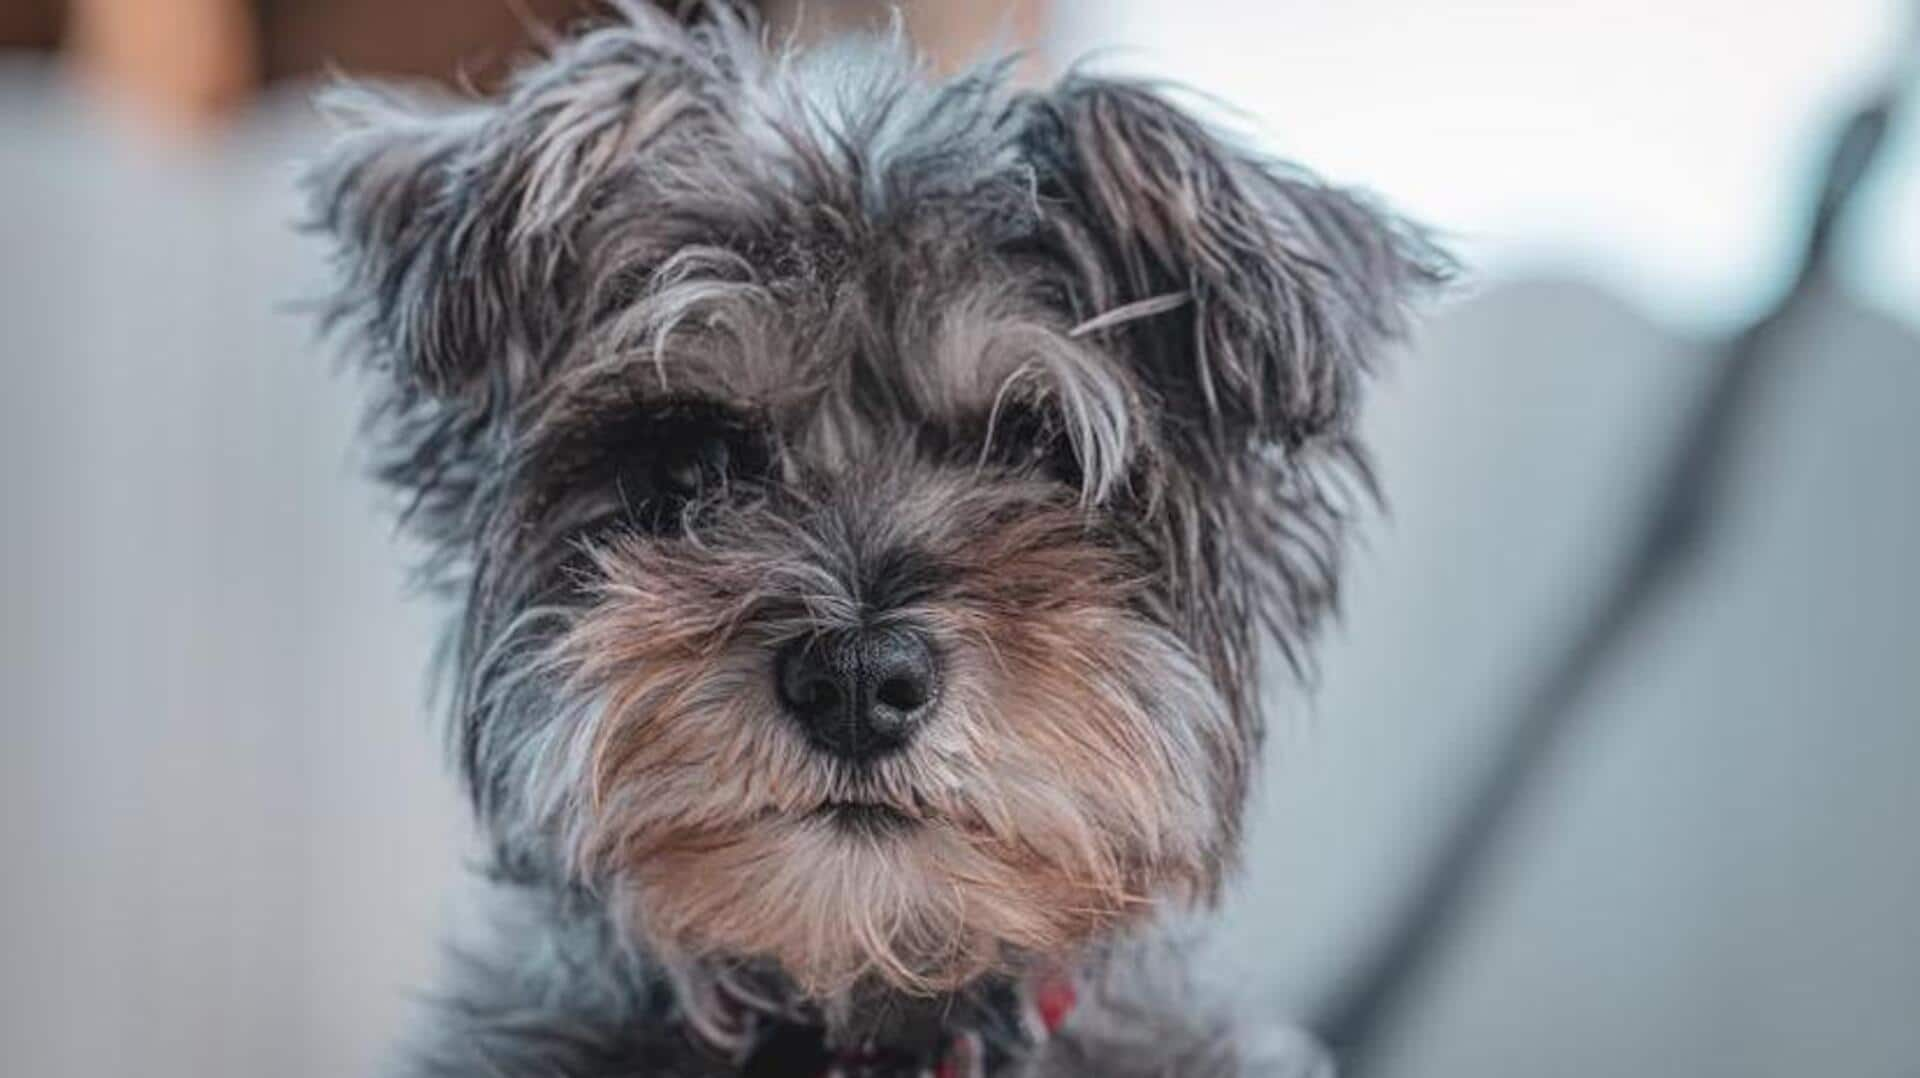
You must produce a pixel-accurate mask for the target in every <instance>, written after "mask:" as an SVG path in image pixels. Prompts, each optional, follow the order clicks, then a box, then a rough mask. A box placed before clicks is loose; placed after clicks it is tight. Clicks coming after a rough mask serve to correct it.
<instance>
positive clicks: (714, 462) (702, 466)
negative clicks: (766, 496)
mask: <svg viewBox="0 0 1920 1078" xmlns="http://www.w3.org/2000/svg"><path fill="white" fill-rule="evenodd" d="M732 460H733V450H732V448H731V447H730V446H729V445H728V440H727V438H726V437H725V436H723V435H722V434H721V433H719V432H717V431H706V432H703V433H700V434H697V435H696V436H694V437H693V438H691V439H689V440H686V441H681V442H677V443H674V444H671V445H666V446H662V447H661V449H660V453H659V456H658V457H656V458H655V460H654V465H653V478H654V486H655V489H656V490H658V491H659V492H660V493H662V494H665V495H667V496H669V497H676V498H697V497H699V496H700V494H701V492H703V491H705V490H707V489H709V488H712V487H717V486H719V485H720V484H722V483H725V482H726V481H727V473H728V469H729V467H730V466H731V464H732Z"/></svg>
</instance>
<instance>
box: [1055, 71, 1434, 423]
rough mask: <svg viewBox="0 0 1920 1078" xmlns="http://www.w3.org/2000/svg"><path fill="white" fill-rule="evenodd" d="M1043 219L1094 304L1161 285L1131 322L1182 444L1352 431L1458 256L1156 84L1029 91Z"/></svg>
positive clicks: (1097, 83) (1146, 373) (1097, 307)
mask: <svg viewBox="0 0 1920 1078" xmlns="http://www.w3.org/2000/svg"><path fill="white" fill-rule="evenodd" d="M1030 104H1031V106H1032V108H1033V113H1032V118H1031V120H1030V121H1029V123H1028V126H1027V129H1026V130H1027V140H1028V144H1027V154H1028V158H1029V161H1030V162H1031V164H1032V166H1033V168H1034V170H1035V174H1036V177H1037V181H1038V186H1039V194H1040V197H1041V201H1042V204H1043V209H1042V214H1043V217H1046V218H1048V219H1049V220H1050V221H1051V223H1052V226H1053V229H1054V232H1055V236H1056V238H1057V242H1058V243H1059V244H1060V245H1061V246H1062V247H1063V248H1064V250H1065V251H1066V253H1067V255H1068V257H1069V258H1070V260H1071V261H1072V262H1073V263H1074V264H1075V268H1076V273H1075V277H1076V280H1077V282H1078V283H1079V284H1080V286H1081V287H1082V288H1083V289H1084V292H1085V294H1084V295H1082V296H1080V297H1078V298H1079V301H1080V303H1082V304H1083V305H1085V306H1086V308H1087V309H1086V310H1085V311H1084V312H1083V313H1084V314H1085V315H1086V316H1088V317H1092V316H1096V315H1098V314H1100V313H1102V312H1104V311H1108V310H1112V309H1114V308H1118V307H1122V306H1124V305H1127V304H1132V303H1140V302H1142V301H1146V300H1151V299H1153V298H1155V297H1162V296H1170V295H1177V296H1184V297H1185V299H1186V303H1185V304H1184V305H1183V306H1181V307H1178V308H1175V309H1173V310H1171V311H1169V312H1165V313H1162V314H1159V315H1155V316H1153V317H1148V318H1141V319H1138V320H1136V321H1134V322H1132V323H1131V324H1130V327H1129V329H1128V330H1127V338H1126V339H1127V340H1128V341H1129V342H1130V343H1131V345H1132V351H1133V352H1134V353H1135V359H1136V360H1137V362H1138V363H1139V365H1140V368H1141V373H1142V376H1143V379H1144V381H1145V382H1146V383H1147V385H1148V386H1149V387H1150V388H1151V389H1152V390H1154V391H1155V392H1156V393H1157V394H1158V395H1159V396H1160V398H1161V399H1162V402H1163V403H1164V404H1165V405H1166V407H1167V409H1168V411H1169V413H1170V415H1171V417H1172V419H1173V420H1174V421H1175V423H1176V424H1178V427H1179V429H1176V430H1174V431H1172V432H1170V434H1171V436H1172V438H1173V439H1174V441H1175V442H1176V444H1177V443H1179V442H1183V441H1184V442H1192V441H1193V440H1194V439H1196V438H1205V439H1207V440H1209V441H1211V442H1212V443H1213V444H1212V446H1211V448H1213V449H1214V450H1216V451H1218V450H1221V449H1233V448H1239V447H1244V446H1246V445H1247V444H1249V443H1254V444H1259V443H1273V442H1279V443H1283V444H1286V445H1290V446H1296V445H1300V444H1302V443H1305V442H1309V441H1313V440H1315V439H1317V438H1320V437H1322V436H1325V435H1329V434H1334V435H1337V434H1339V433H1340V432H1343V431H1345V430H1346V429H1347V427H1348V425H1349V424H1350V422H1351V418H1352V413H1353V410H1354V407H1355V404H1356V396H1357V393H1356V390H1357V385H1358V382H1359V380H1360V377H1361V375H1362V374H1363V373H1364V372H1365V370H1366V368H1367V366H1368V364H1369V362H1370V360H1371V358H1372V357H1373V355H1374V353H1375V352H1376V351H1377V349H1378V348H1379V346H1380V344H1381V343H1382V342H1383V341H1384V340H1385V339H1387V338H1390V337H1393V336H1394V335H1396V334H1397V333H1399V332H1400V331H1401V329H1402V328H1403V324H1404V323H1403V318H1404V314H1403V311H1404V305H1405V304H1406V303H1407V302H1408V300H1409V299H1411V298H1412V297H1413V296H1414V295H1415V294H1416V293H1418V292H1420V291H1422V290H1423V289H1424V288H1425V287H1427V286H1430V285H1433V284H1435V283H1437V282H1439V281H1440V280H1442V279H1443V278H1444V277H1445V276H1446V275H1447V273H1448V270H1449V264H1448V262H1447V260H1446V259H1445V257H1444V256H1442V255H1441V254H1440V253H1439V252H1438V251H1437V250H1435V249H1434V248H1433V247H1432V246H1430V245H1429V244H1428V243H1427V242H1426V240H1425V239H1424V238H1423V237H1422V236H1421V235H1420V234H1419V233H1418V232H1417V231H1416V230H1415V229H1413V228H1411V227H1410V226H1408V225H1406V224H1405V223H1403V222H1401V221H1399V220H1397V219H1395V218H1393V217H1391V216H1390V215H1388V214H1386V213H1384V212H1382V211H1381V210H1379V209H1378V208H1376V207H1375V206H1373V205H1372V204H1371V203H1370V202H1369V201H1368V200H1367V199H1365V198H1364V197H1362V196H1360V195H1357V194H1355V193H1353V192H1350V191H1344V190H1341V189H1338V188H1334V187H1330V186H1327V185H1325V184H1323V183H1320V182H1318V181H1317V180H1315V179H1313V178H1312V177H1310V176H1308V175H1306V174H1304V173H1302V172H1299V171H1298V170H1295V169H1292V168H1290V167H1287V166H1284V165H1282V164H1279V163H1277V162H1272V161H1266V160H1261V159H1258V158H1256V157H1254V156H1252V155H1250V154H1247V153H1244V152H1242V151H1240V150H1238V149H1237V148H1235V147H1233V146H1231V145H1229V144H1228V143H1226V142H1224V141H1223V140H1221V139H1220V138H1219V137H1217V136H1215V135H1214V134H1213V133H1212V132H1210V131H1209V130H1207V128H1206V127H1205V126H1203V125H1202V124H1201V123H1199V122H1198V121H1196V120H1195V119H1194V118H1192V117H1191V116H1189V115H1188V114H1187V113H1186V112H1184V111H1182V110H1181V109H1180V108H1178V107H1176V106H1175V105H1173V104H1172V103H1171V102H1169V101H1168V100H1167V99H1166V98H1165V97H1163V96H1162V95H1160V94H1159V93H1157V92H1155V91H1154V90H1152V89H1150V88H1149V87H1147V86H1146V85H1144V84H1140V83H1135V82H1128V81H1123V80H1114V79H1101V78H1091V77H1080V76H1076V77H1072V78H1069V79H1068V80H1066V81H1065V82H1063V83H1062V84H1061V85H1060V86H1059V87H1058V88H1057V89H1056V90H1054V91H1053V92H1052V93H1050V94H1045V95H1041V96H1037V97H1034V98H1032V99H1030Z"/></svg>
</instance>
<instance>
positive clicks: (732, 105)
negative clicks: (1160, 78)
mask: <svg viewBox="0 0 1920 1078" xmlns="http://www.w3.org/2000/svg"><path fill="white" fill-rule="evenodd" d="M359 115H360V118H361V119H362V120H363V121H364V122H363V125H362V127H361V129H360V130H358V131H357V132H356V133H354V134H353V135H351V136H349V137H348V138H347V139H346V140H344V141H343V142H342V143H341V145H340V147H339V148H338V150H337V151H336V152H335V154H334V155H333V157H332V158H330V160H329V161H328V162H327V163H326V164H325V165H324V166H323V167H322V168H321V169H320V170H319V171H318V172H317V173H316V176H315V182H314V188H315V192H316V196H317V205H318V208H319V216H320V219H321V221H322V223H323V225H324V227H325V228H327V229H328V230H330V231H331V232H332V233H333V235H334V236H335V237H336V239H337V241H338V244H339V250H340V252H341V265H342V267H343V270H344V276H345V282H344V286H343V288H342V291H341V293H340V294H339V297H338V298H337V301H336V311H337V313H338V314H339V315H340V316H342V317H344V318H346V319H349V320H351V321H352V322H353V323H354V324H356V325H357V326H358V327H359V328H360V329H361V330H363V331H364V333H363V336H364V343H365V345H366V347H367V349H368V351H369V353H370V354H371V355H372V356H373V357H374V361H375V366H376V367H377V369H378V370H379V371H380V372H381V373H380V377H381V378H382V383H381V388H382V391H383V392H382V394H381V397H380V403H379V405H378V408H377V410H376V430H377V431H378V433H379V435H380V437H381V439H382V445H383V446H384V448H385V451H386V456H385V457H384V464H383V467H384V471H385V474H386V475H387V477H388V478H389V479H390V480H392V481H393V482H395V483H396V484H398V485H400V486H401V487H402V488H404V489H405V490H406V491H407V492H408V493H409V494H410V496H411V498H412V499H413V505H412V508H411V514H412V516H411V519H412V520H413V521H414V522H415V524H416V525H417V526H418V528H419V530H420V532H421V533H422V534H423V535H425V536H426V537H427V538H428V539H430V540H431V541H432V542H433V543H434V544H435V549H436V551H437V556H436V560H435V566H436V568H437V570H438V573H439V575H438V579H439V580H440V581H441V582H443V583H445V584H447V585H449V586H451V587H454V588H457V589H459V593H460V594H461V596H462V599H463V601H464V603H465V617H464V620H463V628H462V634H461V637H460V646H459V648H458V652H457V656H456V659H455V661H456V663H457V674H458V680H459V685H460V697H459V713H458V716H457V722H456V732H457V745H458V746H459V750H460V756H461V761H462V763H463V765H464V769H465V773H466V777H467V779H468V781H469V783H470V785H471V788H472V791H473V794H474V796H475V798H476V802H477V805H478V807H479V809H480V812H481V816H482V819H483V821H484V822H485V823H486V824H487V825H488V827H489V829H490V832H491V834H492V836H493V837H494V840H495V842H496V843H497V844H498V846H499V848H500V850H501V852H502V856H503V858H504V859H505V860H507V861H508V862H511V863H514V864H521V865H531V866H536V869H537V870H539V871H545V872H553V873H565V874H567V875H569V876H570V877H572V878H574V879H577V880H578V881H581V882H584V883H587V884H590V885H592V886H593V887H595V888H597V893H599V894H602V895H604V896H606V898H607V900H608V901H609V902H612V903H615V904H616V905H617V910H618V913H619V914H620V917H621V918H622V923H624V924H626V925H628V926H630V928H631V930H632V931H633V932H635V933H636V934H638V935H639V936H640V937H641V938H642V939H643V940H644V941H645V942H646V943H647V944H648V945H650V946H651V947H652V948H653V949H654V950H655V951H656V952H658V953H663V954H667V955H671V956H683V957H687V958H691V959H701V958H709V957H713V958H726V959H745V960H761V961H771V962H773V963H777V964H778V967H779V968H780V969H781V970H782V971H783V972H784V974H785V975H786V976H788V977H790V978H791V979H792V981H793V983H794V984H796V985H797V986H799V987H800V988H801V989H802V990H804V991H805V992H807V993H808V994H810V995H814V996H828V995H832V994H834V993H838V992H842V991H844V990H846V989H849V988H851V987H853V986H855V985H856V984H857V983H859V982H862V981H871V982H876V983H883V984H886V985H890V986H892V987H895V988H898V989H902V990H906V991H909V992H933V991H939V990H943V989H948V988H952V987H955V986H957V985H960V984H963V983H965V982H968V981H969V980H971V979H973V978H976V977H978V976H980V975H982V974H984V973H988V972H994V971H1002V970H1006V969H1008V968H1010V967H1013V966H1015V965H1017V964H1018V963H1020V962H1021V961H1022V960H1024V959H1025V958H1028V957H1030V956H1035V955H1044V956H1051V957H1058V956H1062V955H1066V954H1070V953H1071V952H1073V951H1074V950H1075V949H1076V948H1078V947H1080V946H1081V945H1083V944H1085V943H1086V942H1088V941H1089V940H1091V939H1093V938H1094V937H1097V936H1099V935H1101V934H1103V933H1106V932H1109V931H1112V930H1114V929H1115V928H1117V927H1119V926H1122V925H1124V924H1126V923H1128V922H1130V921H1132V920H1134V919H1137V918H1139V917H1141V916H1143V915H1145V914H1147V913H1148V912H1150V911H1152V910H1153V909H1154V908H1156V907H1157V906H1158V905H1160V904H1162V903H1166V902H1191V901H1195V900H1203V899H1205V898H1208V897H1210V896H1211V895H1212V894H1213V893H1214V892H1215V890H1216V888H1217V886H1218V885H1219V883H1220V881H1221V877H1222V874H1223V873H1224V872H1225V871H1226V870H1227V869H1228V868H1229V867H1230V866H1231V864H1232V862H1233V860H1234V854H1235V847H1236V843H1237V834H1238V829H1239V819H1240V813H1241V807H1242V801H1243V800H1244V796H1245V791H1246V787H1247V782H1248V776H1249V767H1250V763H1251V761H1252V759H1253V757H1254V755H1255V750H1256V747H1257V744H1258V740H1259V721H1258V716H1257V713H1256V707H1255V703H1254V698H1253V687H1254V681H1255V677H1254V666H1255V656H1256V654H1257V652H1258V651H1259V650H1260V648H1261V642H1262V640H1263V639H1271V640H1273V641H1275V642H1277V643H1278V644H1279V645H1280V647H1281V648H1282V649H1283V650H1284V651H1285V653H1286V654H1288V655H1289V656H1291V657H1295V658H1297V657H1298V655H1299V649H1300V648H1302V647H1303V646H1304V644H1305V643H1306V640H1307V637H1308V635H1309V633H1310V631H1311V629H1312V627H1313V624H1314V622H1315V620H1316V617H1317V616H1318V615H1319V614H1320V613H1321V612H1322V610H1323V609H1324V608H1325V607H1326V606H1327V604H1328V603H1329V602H1330V600H1331V598H1332V594H1333V590H1334V585H1335V575H1336V560H1337V555H1338V552H1339V546H1340V542H1341V538H1340V536H1341V531H1342V525H1343V520H1344V516H1345V510H1346V506H1347V505H1348V503H1349V502H1350V501H1351V497H1350V495H1349V491H1350V490H1351V489H1352V488H1354V487H1364V486H1365V483H1366V476H1365V470H1364V466H1363V464H1362V462H1361V459H1360V456H1359V454H1358V451H1357V449H1356V447H1355V445H1354V443H1353V441H1352V439H1351V435H1350V424H1351V417H1352V414H1353V411H1354V408H1355V405H1356V395H1357V389H1358V382H1359V379H1360V377H1361V374H1362V372H1363V366H1364V364H1365V362H1366V360H1367V357H1368V355H1369V353H1370V351H1371V350H1372V349H1373V348H1374V347H1375V345H1376V344H1377V343H1378V342H1379V341H1381V340H1382V339H1384V338H1385V337H1387V336H1390V335H1391V334H1392V333H1393V332H1394V331H1395V330H1396V328H1397V326H1398V324H1399V318H1400V307H1399V305H1400V303H1401V301H1402V298H1403V294H1404V293H1405V292H1407V291H1408V290H1409V289H1411V288H1412V287H1413V286H1415V285H1418V284H1421V283H1424V282H1426V281H1429V280H1431V279H1432V278H1433V277H1434V276H1435V274H1436V273H1437V271H1438V268H1439V267H1438V262H1437V259H1436V258H1435V256H1434V255H1433V254H1432V253H1431V252H1430V251H1429V250H1428V249H1427V248H1426V247H1424V245H1422V244H1421V243H1420V241H1419V239H1418V237H1417V236H1414V235H1412V234H1410V233H1409V232H1407V231H1406V230H1405V229H1403V228H1401V227H1400V226H1398V225H1397V224H1395V223H1394V222H1392V221H1391V220H1390V219H1387V218H1385V217H1383V216H1381V215H1379V214H1377V213H1376V212H1374V211H1373V210H1371V209H1370V208H1368V207H1367V206H1366V205H1365V204H1363V203H1362V202H1360V201H1357V200H1356V199H1354V198H1353V197H1352V196H1350V195H1348V194H1345V193H1342V192H1339V191H1336V190H1333V189H1329V188H1326V187H1324V186H1321V185H1319V184H1317V183H1315V182H1313V181H1312V180H1310V179H1307V178H1305V177H1301V176H1298V175H1295V174H1292V173H1289V172H1285V171H1281V170H1279V169H1277V168H1275V167H1272V166H1270V165H1266V164H1263V163H1260V162H1258V161H1256V160H1254V159H1252V158H1250V157H1247V156H1243V155H1241V154H1239V153H1237V152H1235V151H1234V150H1233V149H1231V148H1230V147H1227V146H1225V145H1222V144H1221V143H1219V142H1218V141H1216V140H1215V139H1214V138H1213V137H1212V136H1211V135H1210V134H1209V133H1208V132H1206V131H1205V130H1204V129H1203V128H1202V127H1201V126H1200V125H1198V124H1196V123H1195V122H1193V121H1192V120H1190V119H1188V118H1187V117H1186V116H1185V115H1183V114H1182V113H1181V112H1180V111H1178V110H1177V109H1176V108H1174V107H1173V106H1171V105H1170V104H1168V103H1167V102H1165V101H1164V100H1163V99H1161V98H1160V97H1158V96H1156V95H1155V94H1153V93H1152V92H1149V91H1148V90H1145V89H1142V88H1140V87H1137V86H1134V85H1131V84H1127V83H1122V82H1109V81H1101V80H1095V79H1085V78H1078V79H1074V80H1072V81H1070V82H1068V83H1066V84H1064V85H1062V86H1061V87H1059V88H1057V89H1056V90H1054V91H1052V92H1048V93H1042V94H1029V95H1013V94H1009V93H1007V92H1005V91H1003V90H1002V89H1001V87H1000V85H999V78H998V75H997V74H996V73H994V72H991V71H989V72H986V73H983V74H979V75H976V76H973V77H970V78H966V79H962V80H960V81H956V82H952V83H948V84H946V85H944V86H937V87H933V88H924V87H916V86H915V85H914V84H913V80H912V78H911V76H910V74H909V73H908V72H907V69H906V68H905V66H904V65H902V64H900V63H899V61H898V60H897V58H894V57H891V56H890V55H882V56H880V57H879V58H878V59H870V60H869V61H867V62H865V63H864V64H856V63H853V62H851V61H850V60H849V59H848V58H847V57H845V56H841V57H836V58H832V59H829V60H825V61H820V62H817V63H810V62H807V61H800V62H794V63H786V62H776V61H774V60H770V59H767V58H765V57H764V56H763V55H762V54H761V53H760V52H759V51H758V50H757V48H756V47H755V46H754V44H753V42H752V41H751V40H750V36H749V35H747V34H745V33H744V32H742V31H741V30H740V29H739V28H738V27H735V26H732V25H730V24H728V23H727V22H725V21H724V20H722V21H720V22H717V23H715V24H713V25H711V26H709V27H708V28H706V29H704V30H702V31H699V32H696V33H692V34H689V33H687V32H685V31H683V30H681V29H679V28H677V27H675V26H673V25H670V24H669V23H667V22H666V21H664V20H662V19H659V18H656V17H653V16H649V15H647V14H645V13H644V12H641V11H634V12H630V13H629V14H628V17H627V19H626V20H625V21H623V22H622V23H621V24H620V25H617V26H614V27H610V28H606V29H602V30H599V31H597V32H595V33H593V34H590V35H588V36H586V37H584V38H581V39H580V40H578V41H576V42H574V43H572V44H570V45H567V46H565V47H564V48H562V49H561V50H560V51H559V52H558V54H557V55H556V56H554V57H553V58H551V59H550V60H548V61H547V62H546V63H544V64H543V65H541V66H539V67H537V68H534V69H532V70H531V71H529V72H527V73H525V74H524V75H523V76H522V77H521V78H520V79H519V81H518V82H517V83H516V84H515V85H514V86H513V87H512V88H511V89H510V90H509V91H508V93H507V94H506V95H505V96H504V97H503V98H502V99H501V100H499V101H497V102H490V103H484V104H478V105H470V106H465V107H462V108H459V109H456V110H450V111H438V112H436V111H431V110H422V109H414V108H403V107H399V106H393V105H376V104H370V103H364V102H363V107H362V108H361V110H360V113H359Z"/></svg>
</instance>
